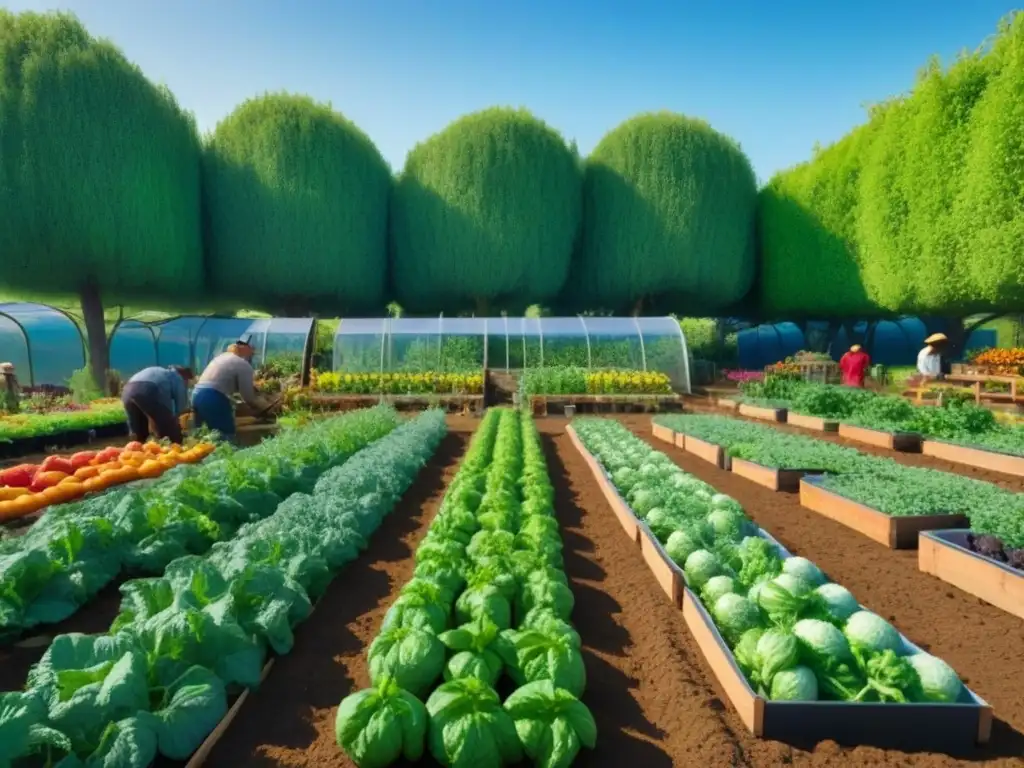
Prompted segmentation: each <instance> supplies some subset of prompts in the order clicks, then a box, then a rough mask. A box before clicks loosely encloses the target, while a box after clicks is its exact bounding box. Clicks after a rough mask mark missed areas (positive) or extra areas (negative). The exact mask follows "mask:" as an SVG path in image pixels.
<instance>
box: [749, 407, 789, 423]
mask: <svg viewBox="0 0 1024 768" xmlns="http://www.w3.org/2000/svg"><path fill="white" fill-rule="evenodd" d="M739 411H740V416H747V417H749V418H751V419H760V420H761V421H785V420H786V409H785V408H763V407H761V406H759V405H748V404H747V403H740V407H739Z"/></svg>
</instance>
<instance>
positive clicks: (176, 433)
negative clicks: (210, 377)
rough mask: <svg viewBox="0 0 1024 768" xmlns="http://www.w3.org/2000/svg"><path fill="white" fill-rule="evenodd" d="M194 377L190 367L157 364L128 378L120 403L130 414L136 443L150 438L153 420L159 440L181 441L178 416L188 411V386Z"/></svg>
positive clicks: (130, 423) (129, 419)
mask: <svg viewBox="0 0 1024 768" xmlns="http://www.w3.org/2000/svg"><path fill="white" fill-rule="evenodd" d="M193 378H195V375H194V374H193V373H192V369H191V368H184V367H182V366H180V365H172V366H170V367H169V368H161V367H160V366H156V365H154V366H152V367H150V368H143V369H142V370H141V371H139V372H138V373H136V374H135V375H134V376H132V377H131V378H130V379H128V383H127V384H125V385H124V389H123V390H122V392H121V402H122V403H123V404H124V410H125V413H126V414H128V429H129V430H130V431H131V433H132V436H133V437H134V438H135V439H136V440H138V441H139V442H143V443H144V442H146V440H148V439H149V424H150V421H152V423H153V426H154V427H155V428H156V436H157V438H158V439H159V438H167V439H168V440H170V441H171V442H172V443H180V442H181V424H180V423H178V417H179V416H181V414H183V413H184V412H185V411H187V410H188V383H189V382H190V381H192V379H193Z"/></svg>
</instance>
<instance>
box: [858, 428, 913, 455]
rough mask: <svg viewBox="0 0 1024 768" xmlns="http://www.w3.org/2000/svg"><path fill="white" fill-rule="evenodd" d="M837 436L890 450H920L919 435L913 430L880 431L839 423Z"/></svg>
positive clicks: (911, 451)
mask: <svg viewBox="0 0 1024 768" xmlns="http://www.w3.org/2000/svg"><path fill="white" fill-rule="evenodd" d="M839 436H840V437H845V438H847V439H848V440H855V441H856V442H858V443H864V444H865V445H873V446H875V447H876V448H888V449H889V450H890V451H902V452H904V453H917V452H919V451H920V450H921V436H920V435H918V434H916V433H914V432H882V431H881V430H878V429H868V428H867V427H855V426H853V425H852V424H840V425H839Z"/></svg>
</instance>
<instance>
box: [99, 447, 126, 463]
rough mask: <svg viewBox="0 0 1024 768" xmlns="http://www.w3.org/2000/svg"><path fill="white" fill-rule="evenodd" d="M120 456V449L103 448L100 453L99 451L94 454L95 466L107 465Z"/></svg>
mask: <svg viewBox="0 0 1024 768" xmlns="http://www.w3.org/2000/svg"><path fill="white" fill-rule="evenodd" d="M120 455H121V449H120V448H115V447H110V448H104V449H103V450H102V451H100V452H99V453H97V454H96V463H97V464H107V463H109V462H111V461H113V460H114V459H116V458H117V457H118V456H120Z"/></svg>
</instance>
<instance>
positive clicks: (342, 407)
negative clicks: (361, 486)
mask: <svg viewBox="0 0 1024 768" xmlns="http://www.w3.org/2000/svg"><path fill="white" fill-rule="evenodd" d="M309 401H310V407H311V408H312V409H313V410H324V411H339V412H343V411H356V410H359V409H361V408H372V407H373V406H375V405H379V404H381V403H386V404H387V405H390V406H392V407H394V408H395V409H396V410H399V411H425V410H427V409H428V408H443V409H444V410H445V411H447V412H448V413H462V414H464V415H471V414H476V413H479V412H480V411H482V410H483V407H484V396H483V395H314V396H312V397H311V398H310V399H309Z"/></svg>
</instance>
